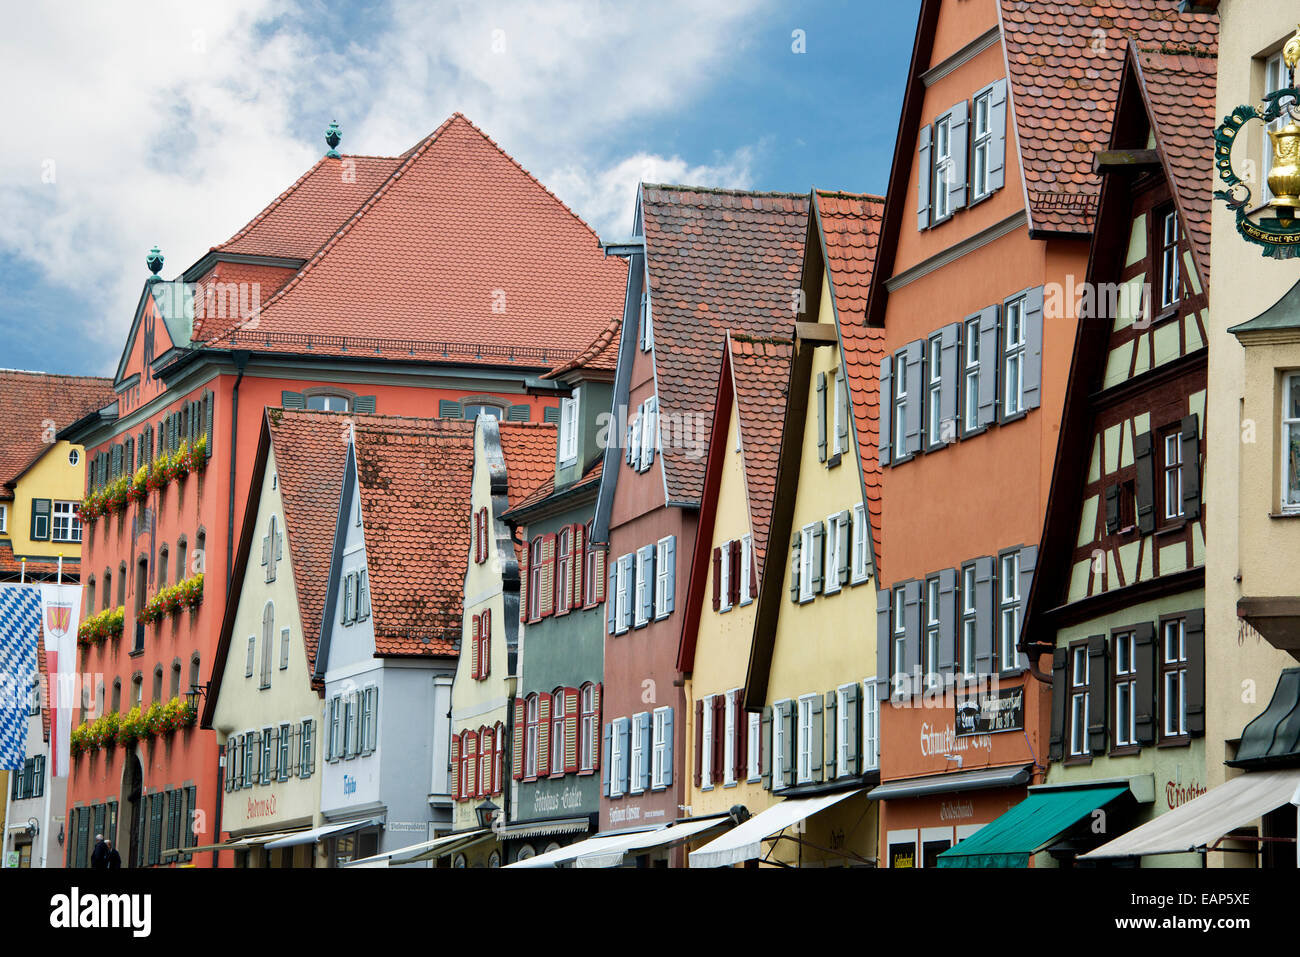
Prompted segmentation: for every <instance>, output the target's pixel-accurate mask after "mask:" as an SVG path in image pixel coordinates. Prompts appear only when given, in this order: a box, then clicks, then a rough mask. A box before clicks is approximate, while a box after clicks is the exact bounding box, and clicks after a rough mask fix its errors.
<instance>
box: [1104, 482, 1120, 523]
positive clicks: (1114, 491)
mask: <svg viewBox="0 0 1300 957" xmlns="http://www.w3.org/2000/svg"><path fill="white" fill-rule="evenodd" d="M1119 493H1120V489H1119V486H1118V485H1107V486H1106V534H1107V535H1114V534H1115V533H1116V532H1118V531H1119Z"/></svg>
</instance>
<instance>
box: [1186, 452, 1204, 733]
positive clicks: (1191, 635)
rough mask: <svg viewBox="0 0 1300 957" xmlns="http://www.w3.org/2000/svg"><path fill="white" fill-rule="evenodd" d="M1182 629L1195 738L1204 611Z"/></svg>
mask: <svg viewBox="0 0 1300 957" xmlns="http://www.w3.org/2000/svg"><path fill="white" fill-rule="evenodd" d="M1184 461H1186V460H1185V459H1184ZM1184 627H1185V628H1186V642H1187V678H1186V681H1187V731H1188V733H1189V734H1190V735H1191V736H1192V737H1194V738H1197V737H1200V736H1201V735H1203V734H1205V609H1203V608H1195V609H1193V610H1191V611H1189V612H1188V613H1187V618H1186V621H1185V623H1184Z"/></svg>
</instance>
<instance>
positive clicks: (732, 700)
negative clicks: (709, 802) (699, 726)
mask: <svg viewBox="0 0 1300 957" xmlns="http://www.w3.org/2000/svg"><path fill="white" fill-rule="evenodd" d="M739 693H740V690H739V689H738V688H733V689H732V690H730V691H728V692H727V697H726V699H725V701H724V703H723V707H722V722H723V728H722V786H723V787H731V786H732V785H733V784H735V783H736V696H737V695H738V694H739Z"/></svg>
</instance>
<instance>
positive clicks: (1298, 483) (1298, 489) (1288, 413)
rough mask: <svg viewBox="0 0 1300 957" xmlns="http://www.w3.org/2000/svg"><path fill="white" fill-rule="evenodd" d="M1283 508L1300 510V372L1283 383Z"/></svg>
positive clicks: (1288, 377) (1285, 509)
mask: <svg viewBox="0 0 1300 957" xmlns="http://www.w3.org/2000/svg"><path fill="white" fill-rule="evenodd" d="M1282 509H1283V510H1284V511H1300V374H1294V375H1289V376H1287V377H1286V379H1285V380H1284V385H1283V395H1282Z"/></svg>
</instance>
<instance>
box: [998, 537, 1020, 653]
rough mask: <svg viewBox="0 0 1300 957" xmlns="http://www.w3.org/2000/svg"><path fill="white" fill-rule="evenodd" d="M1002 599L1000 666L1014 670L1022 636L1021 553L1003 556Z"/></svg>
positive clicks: (999, 633) (1000, 580)
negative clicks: (1018, 642)
mask: <svg viewBox="0 0 1300 957" xmlns="http://www.w3.org/2000/svg"><path fill="white" fill-rule="evenodd" d="M998 582H999V588H1000V593H1001V601H1000V602H999V607H1000V610H1001V614H1000V615H999V616H998V622H999V628H998V667H999V668H1000V669H1001V670H1002V671H1013V670H1015V668H1016V665H1017V659H1016V641H1017V640H1018V639H1019V637H1020V553H1019V552H1010V553H1008V554H1006V555H1003V556H1002V561H1001V574H1000V575H999V576H998Z"/></svg>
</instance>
